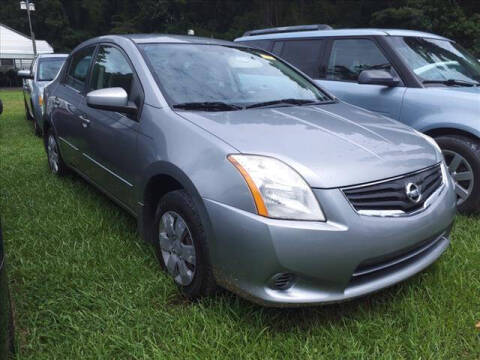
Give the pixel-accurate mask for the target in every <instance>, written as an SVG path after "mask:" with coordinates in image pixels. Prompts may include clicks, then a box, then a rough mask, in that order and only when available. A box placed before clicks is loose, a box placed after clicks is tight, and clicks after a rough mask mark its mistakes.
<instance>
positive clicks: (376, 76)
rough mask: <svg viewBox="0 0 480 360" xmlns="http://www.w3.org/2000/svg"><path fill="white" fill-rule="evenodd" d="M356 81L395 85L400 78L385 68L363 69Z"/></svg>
mask: <svg viewBox="0 0 480 360" xmlns="http://www.w3.org/2000/svg"><path fill="white" fill-rule="evenodd" d="M358 83H359V84H369V85H383V86H388V87H395V86H398V84H400V79H399V78H397V77H393V75H392V74H391V73H390V72H389V71H387V70H363V71H362V72H361V73H360V75H359V76H358Z"/></svg>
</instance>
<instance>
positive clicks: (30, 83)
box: [18, 54, 68, 136]
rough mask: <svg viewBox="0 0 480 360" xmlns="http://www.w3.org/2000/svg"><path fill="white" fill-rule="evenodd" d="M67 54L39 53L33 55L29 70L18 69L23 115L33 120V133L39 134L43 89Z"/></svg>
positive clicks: (56, 72)
mask: <svg viewBox="0 0 480 360" xmlns="http://www.w3.org/2000/svg"><path fill="white" fill-rule="evenodd" d="M67 56H68V54H41V55H38V56H37V57H35V59H34V60H33V62H32V65H31V67H30V70H20V71H19V72H18V75H19V76H20V77H23V101H24V105H25V115H26V117H27V119H28V120H32V121H33V126H34V129H35V134H36V135H38V136H40V135H41V134H42V133H41V129H42V126H41V121H42V116H43V89H44V88H45V86H47V85H48V84H49V83H50V82H51V81H52V80H53V79H55V77H56V76H57V74H58V71H59V70H60V69H61V67H62V66H63V64H64V63H65V60H66V59H67Z"/></svg>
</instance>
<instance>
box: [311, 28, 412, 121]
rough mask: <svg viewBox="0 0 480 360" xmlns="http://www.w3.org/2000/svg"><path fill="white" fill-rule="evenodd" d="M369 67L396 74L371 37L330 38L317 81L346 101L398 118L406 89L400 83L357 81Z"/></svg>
mask: <svg viewBox="0 0 480 360" xmlns="http://www.w3.org/2000/svg"><path fill="white" fill-rule="evenodd" d="M369 69H385V70H387V71H390V72H392V73H393V74H394V75H395V76H398V74H397V73H396V71H395V69H394V68H393V66H392V65H391V64H390V62H389V61H388V59H387V58H386V57H385V55H384V54H383V53H382V51H381V49H380V48H379V47H378V45H377V44H376V43H375V41H373V40H372V39H366V38H352V39H343V38H342V39H335V40H333V41H332V45H331V51H330V55H329V58H328V62H327V66H326V74H325V78H324V79H321V80H318V81H317V82H318V84H319V85H320V86H322V87H324V88H325V89H327V90H328V91H330V92H331V93H332V94H334V95H335V96H337V97H338V98H339V99H341V100H343V101H345V102H347V103H350V104H353V105H357V106H360V107H363V108H365V109H367V110H371V111H374V112H377V113H380V114H382V115H385V116H388V117H390V118H393V119H397V120H398V119H399V117H400V110H401V106H402V101H403V96H404V94H405V90H406V88H405V87H404V86H403V85H401V86H397V87H387V86H383V85H367V84H359V83H358V76H359V75H360V72H362V71H363V70H369Z"/></svg>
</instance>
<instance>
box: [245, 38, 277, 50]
mask: <svg viewBox="0 0 480 360" xmlns="http://www.w3.org/2000/svg"><path fill="white" fill-rule="evenodd" d="M245 44H246V45H248V46H251V47H253V48H257V49H260V50H266V51H270V50H271V49H272V42H271V41H270V40H253V41H246V42H245Z"/></svg>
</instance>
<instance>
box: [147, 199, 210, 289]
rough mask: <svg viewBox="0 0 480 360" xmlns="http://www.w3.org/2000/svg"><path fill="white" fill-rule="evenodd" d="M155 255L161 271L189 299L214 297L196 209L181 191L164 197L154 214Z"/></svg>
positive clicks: (204, 239)
mask: <svg viewBox="0 0 480 360" xmlns="http://www.w3.org/2000/svg"><path fill="white" fill-rule="evenodd" d="M154 230H155V232H154V233H155V234H156V235H155V242H154V246H155V252H156V255H157V258H158V261H159V262H160V265H161V267H162V268H163V269H164V270H165V271H166V272H167V273H168V274H169V275H170V276H171V277H172V278H173V280H174V281H175V283H176V285H177V286H178V287H179V288H180V290H181V292H182V293H183V294H184V295H185V296H186V297H187V298H189V299H197V298H201V297H204V296H209V295H211V294H213V293H214V291H215V288H216V285H215V280H214V278H213V273H212V269H211V264H210V261H209V256H208V247H207V238H206V234H205V231H204V228H203V225H202V222H201V220H200V217H199V214H198V211H197V209H196V206H195V204H194V202H193V200H192V198H191V197H190V195H188V194H187V193H186V192H185V191H184V190H176V191H172V192H170V193H167V194H166V195H165V196H163V197H162V199H161V200H160V202H159V204H158V207H157V211H156V214H155V222H154Z"/></svg>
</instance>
